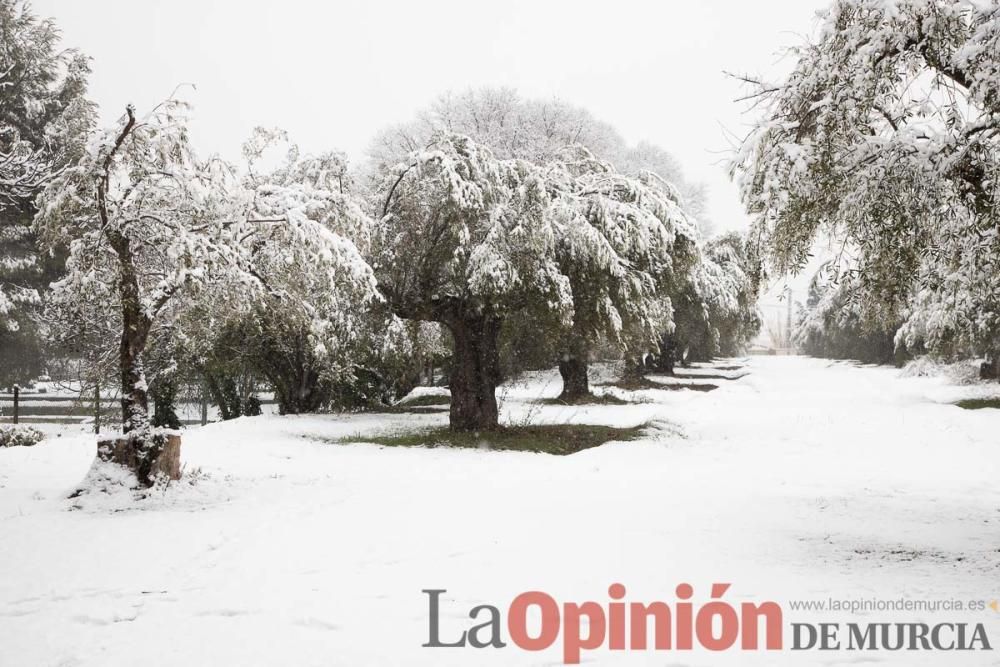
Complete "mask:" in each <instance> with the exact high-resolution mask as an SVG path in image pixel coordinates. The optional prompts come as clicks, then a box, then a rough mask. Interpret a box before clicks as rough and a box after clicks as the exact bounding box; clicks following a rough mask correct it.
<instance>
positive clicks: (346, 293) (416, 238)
mask: <svg viewBox="0 0 1000 667" xmlns="http://www.w3.org/2000/svg"><path fill="white" fill-rule="evenodd" d="M0 19H2V25H3V29H4V30H5V31H8V32H9V37H7V36H5V42H6V41H8V40H9V41H10V42H11V43H12V44H16V45H22V46H23V48H22V49H21V50H18V49H8V50H7V51H6V52H4V53H3V54H2V57H3V58H4V60H3V62H0V71H6V72H7V74H6V75H5V76H9V77H12V80H16V82H17V83H16V84H12V85H15V86H21V87H23V88H24V90H25V92H24V93H23V98H24V99H23V100H22V101H20V102H17V104H14V103H12V102H9V100H11V99H15V98H10V97H8V96H6V95H5V96H4V98H3V100H4V102H3V104H4V105H9V106H10V109H9V110H8V108H7V106H4V107H3V109H4V116H3V118H0V121H2V123H3V125H2V126H0V127H2V128H4V129H3V130H0V137H4V139H3V142H2V144H0V149H2V155H3V161H2V163H0V164H2V165H3V169H4V170H5V171H4V172H3V173H4V176H3V178H2V180H0V205H2V206H4V208H3V209H2V210H0V214H2V215H3V224H4V226H5V228H6V229H10V230H14V232H13V233H10V232H8V231H5V243H4V246H3V249H4V250H3V252H5V253H10V252H11V248H12V247H14V246H13V245H12V244H9V243H7V242H6V239H7V238H10V239H15V240H16V241H18V242H19V243H23V246H24V250H23V253H22V255H19V256H16V257H15V256H13V255H11V256H7V255H5V258H4V263H3V265H2V266H0V272H2V273H0V281H2V282H3V284H4V287H3V294H4V295H5V296H4V297H3V299H4V300H3V301H0V304H2V305H3V308H2V309H0V310H2V312H0V317H3V319H4V322H5V324H6V328H7V329H8V330H9V331H14V330H15V329H18V328H19V327H22V326H23V325H26V324H27V323H30V326H31V327H32V328H33V329H34V331H33V336H32V337H31V339H32V340H35V341H37V340H38V339H39V334H43V336H42V337H43V338H44V340H45V341H46V342H47V344H48V345H49V348H48V349H49V350H50V352H49V354H56V355H60V356H64V357H65V356H69V357H73V358H76V359H81V360H83V361H84V362H85V363H84V367H85V368H86V369H87V375H88V378H87V379H88V380H89V381H90V382H91V383H98V382H106V381H107V378H108V377H112V376H113V377H116V382H117V385H118V386H119V387H120V392H121V404H122V418H123V431H124V433H125V434H126V435H127V436H128V441H129V443H131V444H130V446H131V447H133V449H134V453H135V454H136V456H135V457H133V458H136V459H139V460H142V459H145V460H150V459H152V458H155V457H156V456H157V454H158V451H157V447H159V446H161V445H162V440H161V439H157V438H154V437H151V434H152V433H153V430H152V428H153V426H156V425H162V424H168V425H169V424H176V417H175V416H173V415H172V414H171V410H170V409H169V407H170V402H171V397H172V396H173V395H174V394H175V393H176V388H177V386H178V385H179V384H181V383H184V382H188V381H190V380H191V379H192V378H199V379H200V381H201V382H203V383H204V386H206V387H207V388H208V390H209V392H210V394H211V396H212V397H213V401H214V402H215V403H216V404H217V405H218V406H219V409H220V412H221V413H222V415H223V416H224V417H234V416H239V415H241V414H253V413H255V412H257V411H259V404H258V403H256V401H255V393H256V389H257V387H258V386H260V385H263V386H266V387H269V388H271V389H273V391H274V392H275V395H276V397H277V399H278V402H279V405H280V407H281V410H282V412H289V413H295V412H309V411H315V410H319V409H324V408H327V407H330V406H331V405H340V406H344V405H353V406H357V405H364V404H370V403H373V402H381V401H385V400H389V399H390V398H392V397H394V396H398V395H401V394H403V393H405V392H406V391H408V390H409V389H411V388H412V387H413V386H414V385H415V384H416V383H417V382H418V381H419V380H420V377H421V374H422V373H424V372H425V370H426V369H428V368H433V366H434V365H435V364H437V365H440V364H441V363H442V362H443V361H444V362H446V365H447V380H448V384H449V387H450V389H451V394H452V402H451V414H450V417H451V426H452V428H455V429H461V430H489V429H494V428H497V425H498V406H497V401H496V393H495V391H496V388H497V386H498V384H499V383H500V382H501V381H502V379H503V377H504V376H505V374H508V373H510V372H513V371H516V370H518V369H519V368H520V367H523V366H525V365H535V366H543V365H544V366H548V365H551V364H555V363H558V365H559V369H560V371H561V374H562V377H563V381H564V391H563V395H564V397H566V398H567V399H579V398H581V397H585V396H586V395H587V394H589V383H588V364H589V363H590V361H591V360H592V358H593V357H594V354H595V352H596V351H597V350H599V349H600V350H605V351H606V350H609V349H611V350H615V351H617V354H619V355H623V356H624V357H625V359H626V361H627V364H626V365H627V368H628V369H629V370H630V371H631V372H634V373H639V372H642V370H643V369H644V368H645V367H646V365H647V363H649V360H650V359H651V358H652V357H654V356H655V357H657V358H658V360H659V363H660V364H661V365H662V366H663V367H664V368H666V369H667V370H671V369H672V368H673V364H674V363H675V362H676V361H677V360H684V359H688V358H695V357H698V358H705V357H708V356H711V355H714V354H717V353H719V352H726V353H733V352H735V351H736V350H738V349H739V348H740V347H742V346H743V345H744V344H745V343H746V342H747V341H748V339H749V338H750V337H751V336H753V335H754V334H755V333H756V331H757V329H758V328H759V318H758V317H757V315H756V297H757V291H758V285H759V282H760V262H759V260H758V259H757V256H756V255H755V253H754V252H753V250H752V248H750V247H748V246H747V244H746V243H745V242H744V240H743V239H742V238H741V237H740V236H739V235H736V234H728V235H725V236H722V237H719V238H717V239H713V240H711V241H708V242H705V241H704V240H703V235H704V227H705V224H706V223H702V224H701V225H699V223H698V222H697V220H698V218H697V217H696V215H697V214H699V213H702V212H703V211H702V205H703V193H702V192H701V190H700V189H699V188H698V187H696V186H692V185H690V184H687V183H686V182H685V181H684V179H683V178H682V177H681V175H680V172H679V169H678V167H677V165H676V163H675V162H674V161H673V160H672V159H671V158H670V156H669V154H667V153H666V152H664V151H662V150H660V149H658V148H655V147H653V146H649V145H639V146H637V147H629V146H628V145H626V144H625V142H624V141H623V140H622V139H621V137H620V136H619V135H618V134H617V133H616V132H614V130H612V129H611V128H610V127H609V126H607V125H606V124H603V123H600V122H598V121H596V120H594V119H593V118H592V117H591V116H590V114H588V113H586V112H585V111H582V110H580V109H577V108H574V107H571V106H569V105H565V104H562V103H559V102H548V103H538V102H532V101H526V100H523V99H521V98H520V97H519V96H518V95H517V94H516V93H514V92H513V91H510V90H505V89H500V90H483V91H470V92H467V93H464V94H461V95H446V96H444V97H442V98H441V99H440V100H439V101H438V102H437V103H436V104H435V105H433V106H432V107H431V108H430V109H429V110H428V111H426V112H425V113H422V114H420V115H419V116H418V118H417V119H415V120H414V121H413V122H411V123H407V124H403V125H400V126H396V127H392V128H389V129H387V130H385V131H384V132H382V133H380V135H379V136H378V137H377V138H376V140H375V141H374V142H373V146H372V149H371V151H370V153H371V157H370V160H369V161H368V162H367V163H366V164H364V165H363V166H362V167H361V168H360V169H355V170H352V169H349V167H348V164H347V162H346V160H345V158H344V156H343V155H341V154H339V153H333V152H331V153H320V154H308V153H305V152H303V151H301V150H300V149H299V147H298V146H297V145H296V144H295V143H294V142H292V141H291V140H290V139H289V137H288V136H287V135H286V134H285V133H283V132H281V131H280V130H265V129H258V130H257V131H255V132H254V134H253V135H252V136H251V137H250V138H249V140H248V141H247V142H246V144H245V145H244V151H243V161H242V163H241V164H238V165H237V164H231V163H229V162H226V161H224V160H222V159H221V158H219V157H217V156H212V157H208V158H203V157H201V156H199V155H198V154H197V152H196V151H195V150H194V148H193V147H192V145H191V141H190V136H189V132H188V125H187V114H188V107H187V105H186V104H185V103H184V102H183V101H181V100H180V99H179V98H178V97H176V96H175V97H172V98H171V99H169V100H167V101H166V102H164V103H163V104H161V105H160V106H158V107H156V108H155V109H153V110H152V111H151V112H149V113H147V114H144V115H139V114H138V113H137V112H136V110H135V109H133V108H131V107H129V108H128V109H127V110H126V112H125V114H124V115H123V116H122V117H121V119H120V120H119V121H118V122H117V123H116V124H115V125H114V126H113V127H111V128H108V129H106V130H96V129H95V127H94V125H95V124H94V120H93V116H94V111H93V107H92V105H90V104H89V103H87V102H86V101H85V98H84V93H85V83H86V72H87V69H86V60H85V59H83V58H82V57H80V56H79V55H78V54H75V53H73V52H65V51H63V52H60V51H57V44H56V41H57V39H56V38H57V33H56V32H55V28H54V27H53V26H52V25H51V24H50V23H47V22H41V21H38V20H37V19H35V18H34V17H33V16H31V15H30V13H28V12H27V10H26V9H25V8H24V6H23V5H22V4H20V3H18V2H15V1H13V0H0ZM43 37H44V39H43ZM30 81H33V82H34V83H27V82H30ZM39 109H44V110H47V115H45V116H44V117H41V116H38V115H37V114H38V110H39ZM32 123H34V125H32ZM32 128H34V130H33V131H34V132H35V134H30V131H32ZM675 184H676V185H675ZM702 219H704V216H702ZM40 257H44V258H48V260H49V261H48V262H47V264H51V269H50V270H48V271H44V270H40V269H41V268H42V265H43V264H46V263H45V262H41V261H40V259H39V258H40ZM29 270H30V271H29ZM21 271H25V272H30V273H31V275H32V281H33V282H30V283H29V282H26V281H25V282H23V283H21V282H19V280H20V279H19V278H18V277H17V276H19V275H20V273H19V272H21ZM53 279H54V280H53ZM47 283H51V286H50V287H48V288H45V287H44V286H45V285H46V284H47ZM16 304H20V306H21V307H20V308H15V305H16ZM151 394H152V396H153V398H154V401H155V403H156V404H157V405H156V407H157V410H156V411H155V412H153V414H152V415H151V410H150V395H151ZM151 417H152V419H151Z"/></svg>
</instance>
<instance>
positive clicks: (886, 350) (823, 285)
mask: <svg viewBox="0 0 1000 667" xmlns="http://www.w3.org/2000/svg"><path fill="white" fill-rule="evenodd" d="M855 280H857V274H856V273H853V272H851V271H849V270H843V269H838V268H836V267H834V266H833V265H832V262H827V263H825V264H824V265H823V266H821V267H820V269H819V270H818V271H817V272H816V274H815V275H814V276H813V278H812V280H811V281H810V283H809V293H808V297H807V299H806V303H805V304H804V305H802V306H800V308H799V312H798V317H797V319H796V323H795V326H794V328H793V330H792V342H793V343H794V344H795V347H796V349H798V350H799V351H800V352H803V353H805V354H808V355H810V356H815V357H824V358H827V359H857V360H859V361H863V362H866V363H878V364H885V363H891V362H894V361H896V359H897V358H898V357H897V353H896V347H895V344H894V342H893V339H894V337H895V333H896V330H897V328H898V327H899V322H895V323H891V324H889V325H887V326H875V325H873V323H872V322H870V321H867V320H865V319H864V318H863V316H862V308H861V304H860V303H859V302H858V297H857V295H858V290H857V289H856V286H855V285H854V281H855Z"/></svg>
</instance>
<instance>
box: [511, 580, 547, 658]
mask: <svg viewBox="0 0 1000 667" xmlns="http://www.w3.org/2000/svg"><path fill="white" fill-rule="evenodd" d="M531 605H538V608H539V609H540V610H541V611H542V631H541V632H540V633H539V634H538V636H537V637H531V636H529V635H528V607H530V606H531ZM507 632H509V633H510V640H511V641H512V642H514V643H515V644H517V646H519V647H520V648H523V649H524V650H526V651H541V650H543V649H547V648H548V647H550V646H552V644H553V642H555V640H556V638H557V637H558V636H559V605H558V604H556V601H555V600H553V599H552V597H551V596H549V595H547V594H545V593H542V592H541V591H528V592H527V593H521V594H520V595H518V596H517V597H516V598H514V601H513V602H511V603H510V610H509V611H508V612H507Z"/></svg>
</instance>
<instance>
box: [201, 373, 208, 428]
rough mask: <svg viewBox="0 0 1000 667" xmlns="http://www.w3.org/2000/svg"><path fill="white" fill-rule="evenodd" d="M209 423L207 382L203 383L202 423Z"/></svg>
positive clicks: (203, 424)
mask: <svg viewBox="0 0 1000 667" xmlns="http://www.w3.org/2000/svg"><path fill="white" fill-rule="evenodd" d="M206 424H208V391H207V389H206V387H205V383H204V382H202V384H201V425H202V426H205V425H206Z"/></svg>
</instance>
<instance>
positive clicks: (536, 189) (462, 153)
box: [372, 134, 573, 429]
mask: <svg viewBox="0 0 1000 667" xmlns="http://www.w3.org/2000/svg"><path fill="white" fill-rule="evenodd" d="M380 176H381V182H380V185H379V187H378V191H380V192H383V193H385V194H384V203H383V204H382V207H381V213H382V217H381V219H380V221H379V222H378V225H377V227H376V230H375V238H374V241H373V252H372V255H373V263H374V267H375V271H376V274H377V275H378V278H379V288H380V290H381V291H382V292H383V293H384V294H385V296H386V298H387V301H388V303H389V305H390V306H391V308H392V310H393V312H394V313H395V314H396V315H397V316H399V317H403V318H408V319H418V320H429V321H434V322H439V323H441V324H443V325H444V326H446V327H447V328H448V329H449V330H450V332H451V334H452V340H453V342H454V346H455V355H454V358H453V363H452V372H451V375H450V381H451V389H452V406H451V418H452V419H451V424H452V427H453V428H457V429H480V428H484V429H491V428H496V426H497V416H498V408H497V403H496V396H495V390H496V386H497V384H498V382H499V380H500V370H499V369H500V360H499V356H498V341H499V335H500V330H501V328H502V327H503V324H504V322H505V321H506V320H507V319H508V318H509V317H510V316H511V314H512V313H518V314H521V315H523V314H525V313H540V314H548V315H550V316H552V315H553V314H554V316H555V317H556V318H557V319H559V320H561V321H563V322H565V323H567V324H568V323H569V321H570V317H571V316H572V308H573V300H572V293H571V289H570V284H569V280H568V279H567V278H566V276H565V275H563V273H562V272H561V271H560V268H559V264H558V261H557V258H556V253H555V247H556V243H557V240H558V238H557V233H558V228H557V225H556V223H555V220H554V219H553V217H552V216H550V215H548V212H549V207H550V200H549V194H548V192H547V190H546V183H545V180H544V178H543V174H542V171H541V169H540V168H539V167H537V166H536V165H533V164H531V163H529V162H526V161H524V160H516V159H507V160H501V159H498V158H497V157H496V156H495V155H494V154H493V152H492V151H491V150H490V149H489V148H487V147H485V146H483V145H481V144H478V143H476V142H475V141H473V140H472V139H470V138H469V137H467V136H463V135H451V134H444V135H438V136H436V137H435V138H434V140H433V141H432V143H431V144H430V145H429V146H428V147H427V148H425V149H422V150H418V151H414V152H413V153H411V154H410V155H409V157H408V158H407V160H406V161H405V162H403V163H400V164H398V165H395V166H388V167H386V166H383V167H382V169H381V171H380Z"/></svg>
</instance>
